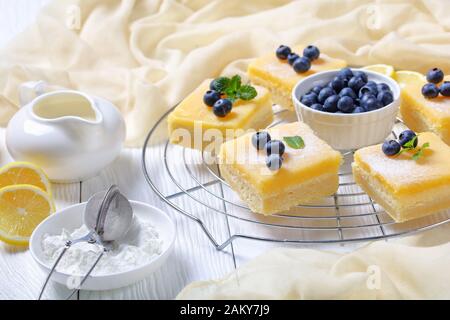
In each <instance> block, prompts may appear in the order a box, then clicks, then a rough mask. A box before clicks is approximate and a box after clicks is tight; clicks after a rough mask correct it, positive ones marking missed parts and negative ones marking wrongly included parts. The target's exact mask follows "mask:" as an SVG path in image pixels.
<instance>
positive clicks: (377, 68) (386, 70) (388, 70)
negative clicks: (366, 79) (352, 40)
mask: <svg viewBox="0 0 450 320" xmlns="http://www.w3.org/2000/svg"><path fill="white" fill-rule="evenodd" d="M361 69H363V70H369V71H373V72H378V73H381V74H383V75H385V76H388V77H391V78H393V77H394V73H395V72H394V67H393V66H390V65H387V64H373V65H370V66H367V67H363V68H361Z"/></svg>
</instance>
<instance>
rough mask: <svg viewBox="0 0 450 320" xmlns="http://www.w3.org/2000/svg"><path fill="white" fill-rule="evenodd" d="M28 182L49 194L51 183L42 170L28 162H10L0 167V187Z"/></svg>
mask: <svg viewBox="0 0 450 320" xmlns="http://www.w3.org/2000/svg"><path fill="white" fill-rule="evenodd" d="M18 184H29V185H32V186H35V187H38V188H40V189H42V190H43V191H45V192H47V193H48V194H50V195H51V185H50V181H49V180H48V178H47V176H46V175H45V173H44V171H42V169H41V168H39V167H38V166H36V165H34V164H32V163H29V162H11V163H9V164H7V165H6V166H4V167H2V168H0V188H3V187H7V186H12V185H18Z"/></svg>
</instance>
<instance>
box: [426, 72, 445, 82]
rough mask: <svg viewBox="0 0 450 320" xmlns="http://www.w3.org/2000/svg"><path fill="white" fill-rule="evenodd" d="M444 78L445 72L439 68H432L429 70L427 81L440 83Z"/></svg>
mask: <svg viewBox="0 0 450 320" xmlns="http://www.w3.org/2000/svg"><path fill="white" fill-rule="evenodd" d="M442 80H444V72H442V70H441V69H439V68H433V69H430V70H429V71H428V72H427V81H428V82H431V83H439V82H441V81H442Z"/></svg>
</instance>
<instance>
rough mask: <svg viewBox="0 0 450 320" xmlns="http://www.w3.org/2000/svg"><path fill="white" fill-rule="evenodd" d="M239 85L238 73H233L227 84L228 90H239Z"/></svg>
mask: <svg viewBox="0 0 450 320" xmlns="http://www.w3.org/2000/svg"><path fill="white" fill-rule="evenodd" d="M240 87H241V77H240V76H239V75H235V76H233V77H232V78H231V80H230V84H229V85H228V88H229V89H230V90H233V91H234V92H235V93H237V92H238V91H239V88H240Z"/></svg>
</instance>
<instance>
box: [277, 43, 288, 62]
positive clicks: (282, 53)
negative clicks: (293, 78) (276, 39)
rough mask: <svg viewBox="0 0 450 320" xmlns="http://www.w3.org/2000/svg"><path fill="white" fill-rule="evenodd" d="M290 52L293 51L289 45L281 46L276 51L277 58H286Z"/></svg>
mask: <svg viewBox="0 0 450 320" xmlns="http://www.w3.org/2000/svg"><path fill="white" fill-rule="evenodd" d="M290 53H291V48H289V47H288V46H284V45H281V46H279V47H278V49H277V51H276V55H277V58H278V59H281V60H286V59H287V58H288V55H289V54H290Z"/></svg>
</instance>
